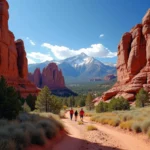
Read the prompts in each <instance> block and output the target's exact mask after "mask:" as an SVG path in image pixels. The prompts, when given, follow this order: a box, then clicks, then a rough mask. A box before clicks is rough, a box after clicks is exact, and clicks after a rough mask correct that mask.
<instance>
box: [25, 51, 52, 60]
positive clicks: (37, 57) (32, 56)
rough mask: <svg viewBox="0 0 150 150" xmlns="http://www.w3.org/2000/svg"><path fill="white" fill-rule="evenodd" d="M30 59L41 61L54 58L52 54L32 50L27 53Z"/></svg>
mask: <svg viewBox="0 0 150 150" xmlns="http://www.w3.org/2000/svg"><path fill="white" fill-rule="evenodd" d="M27 57H28V60H29V61H30V60H31V59H34V60H37V61H39V62H44V61H46V60H49V61H50V60H53V58H52V57H51V56H50V54H42V53H40V52H31V53H27Z"/></svg>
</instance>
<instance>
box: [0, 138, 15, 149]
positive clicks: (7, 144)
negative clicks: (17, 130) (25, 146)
mask: <svg viewBox="0 0 150 150" xmlns="http://www.w3.org/2000/svg"><path fill="white" fill-rule="evenodd" d="M0 150H16V144H15V142H14V141H13V140H10V139H0Z"/></svg>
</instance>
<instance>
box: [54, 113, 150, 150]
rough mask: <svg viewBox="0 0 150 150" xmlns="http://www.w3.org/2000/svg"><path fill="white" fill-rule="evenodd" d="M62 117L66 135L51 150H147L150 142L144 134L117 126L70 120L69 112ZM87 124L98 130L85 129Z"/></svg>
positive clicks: (149, 147)
mask: <svg viewBox="0 0 150 150" xmlns="http://www.w3.org/2000/svg"><path fill="white" fill-rule="evenodd" d="M66 116H67V119H63V122H64V125H65V127H66V129H67V130H68V135H67V136H65V137H64V138H63V140H62V141H61V142H60V143H58V144H57V145H55V146H54V147H53V149H52V150H149V149H150V142H149V140H148V139H147V137H146V136H144V135H137V134H133V133H129V132H125V131H122V130H120V129H118V128H113V127H110V126H104V125H100V124H98V123H94V122H91V121H90V119H89V118H85V120H84V124H83V125H78V122H75V121H74V120H73V121H71V120H70V119H68V118H69V114H66ZM88 125H94V126H95V127H97V129H98V130H96V131H87V126H88Z"/></svg>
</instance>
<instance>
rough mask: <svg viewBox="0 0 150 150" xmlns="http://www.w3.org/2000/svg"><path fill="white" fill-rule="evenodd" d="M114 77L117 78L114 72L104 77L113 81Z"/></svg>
mask: <svg viewBox="0 0 150 150" xmlns="http://www.w3.org/2000/svg"><path fill="white" fill-rule="evenodd" d="M113 79H116V75H114V74H109V75H107V76H105V77H104V80H105V81H111V80H113Z"/></svg>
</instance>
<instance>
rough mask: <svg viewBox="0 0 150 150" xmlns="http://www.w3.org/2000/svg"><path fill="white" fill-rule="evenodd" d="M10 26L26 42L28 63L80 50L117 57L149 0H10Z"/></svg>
mask: <svg viewBox="0 0 150 150" xmlns="http://www.w3.org/2000/svg"><path fill="white" fill-rule="evenodd" d="M8 2H9V5H10V9H9V13H10V19H9V28H10V30H11V31H13V33H14V34H15V37H16V39H18V38H21V39H23V40H24V42H25V48H26V52H27V57H28V61H29V63H35V62H42V61H46V60H52V59H64V58H67V57H70V56H73V55H77V54H79V53H81V52H85V53H86V54H88V55H90V56H94V57H97V58H98V59H100V60H101V61H102V62H113V63H115V62H116V60H117V57H116V52H117V46H118V43H119V41H120V39H121V36H122V34H123V33H124V32H127V31H129V30H130V29H131V28H132V27H133V26H134V25H136V24H137V23H140V22H141V20H142V18H143V16H144V15H145V13H146V11H147V10H148V8H150V0H8Z"/></svg>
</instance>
